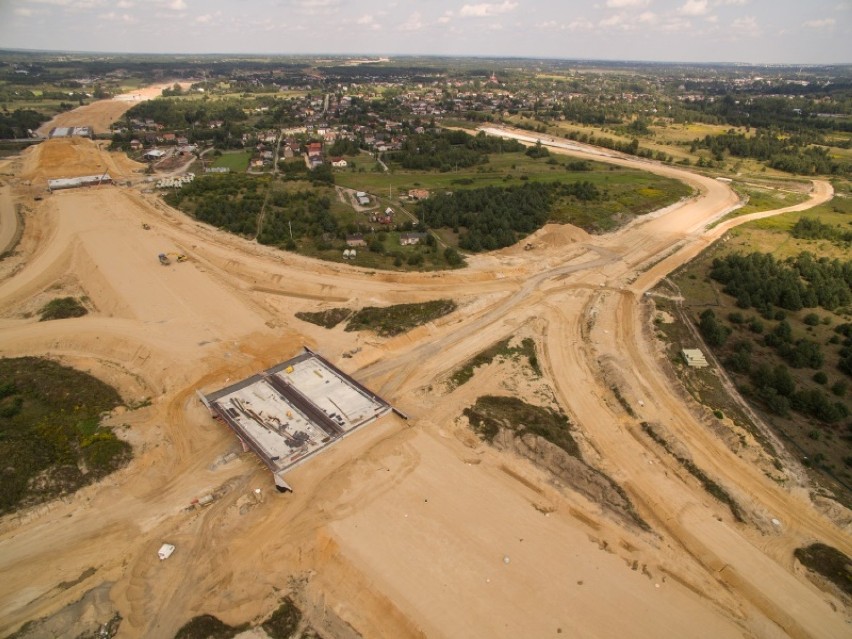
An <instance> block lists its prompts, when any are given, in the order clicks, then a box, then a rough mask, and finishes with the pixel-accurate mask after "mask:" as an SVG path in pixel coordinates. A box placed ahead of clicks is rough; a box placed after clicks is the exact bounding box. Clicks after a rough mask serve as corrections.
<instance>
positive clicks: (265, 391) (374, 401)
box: [199, 348, 391, 491]
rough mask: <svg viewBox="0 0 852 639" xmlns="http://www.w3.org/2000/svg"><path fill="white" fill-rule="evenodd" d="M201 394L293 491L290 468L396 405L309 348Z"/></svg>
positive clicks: (281, 485)
mask: <svg viewBox="0 0 852 639" xmlns="http://www.w3.org/2000/svg"><path fill="white" fill-rule="evenodd" d="M199 396H200V398H201V401H202V402H203V403H204V405H205V406H207V408H208V409H209V410H210V412H211V414H212V415H213V417H215V418H216V419H218V420H220V421H221V422H223V423H224V424H227V425H228V426H229V427H230V428H231V430H233V431H234V433H235V434H236V435H237V437H238V438H239V440H240V442H241V443H242V445H243V447H244V449H246V450H249V449H250V450H252V451H254V453H255V454H256V455H257V456H258V457H259V458H260V459H261V461H263V463H264V464H266V465H267V466H268V467H269V469H270V470H271V471H272V474H273V476H274V479H275V485H276V486H277V487H278V488H279V490H281V491H287V490H292V488H291V487H290V485H289V484H288V483H287V482H286V481H285V480H284V476H283V475H284V472H285V471H286V470H288V469H290V468H293V467H294V466H295V465H297V464H300V463H302V462H304V461H305V460H306V459H308V458H309V457H311V456H312V455H314V454H316V453H318V452H319V451H321V450H322V449H324V448H326V447H327V446H331V445H332V444H333V443H334V442H335V441H337V440H338V439H339V438H341V437H343V436H345V435H347V434H349V433H350V432H352V431H354V430H355V429H357V428H360V427H361V426H364V425H366V424H369V423H370V422H372V421H374V420H376V419H378V418H379V417H381V416H382V415H385V414H387V413H388V412H389V411H390V410H391V406H390V404H388V403H387V402H386V401H384V400H383V399H382V398H381V397H378V396H377V395H375V394H373V393H372V392H371V391H370V390H368V389H367V388H365V387H364V386H362V385H361V384H359V383H358V382H357V381H355V380H354V379H353V378H351V377H350V376H349V375H347V374H345V373H344V372H343V371H341V370H340V369H338V368H337V367H336V366H334V365H333V364H331V362H329V361H328V360H326V359H325V358H323V357H322V356H320V355H318V354H317V353H314V352H313V351H311V350H310V349H307V348H306V349H305V350H304V352H303V353H302V354H300V355H298V356H297V357H294V358H293V359H290V360H287V361H286V362H283V363H281V364H278V365H276V366H273V367H272V368H270V369H268V370H266V371H264V372H263V373H260V374H258V375H253V376H252V377H249V378H247V379H244V380H242V381H240V382H237V383H236V384H232V385H231V386H228V387H226V388H223V389H221V390H219V391H216V392H214V393H210V394H209V395H204V394H201V393H199Z"/></svg>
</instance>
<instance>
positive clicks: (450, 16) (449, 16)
mask: <svg viewBox="0 0 852 639" xmlns="http://www.w3.org/2000/svg"><path fill="white" fill-rule="evenodd" d="M452 19H453V12H452V11H445V12H444V15H442V16H441V17H440V18H438V24H447V23H448V22H449V21H450V20H452Z"/></svg>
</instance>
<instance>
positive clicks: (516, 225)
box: [419, 180, 601, 253]
mask: <svg viewBox="0 0 852 639" xmlns="http://www.w3.org/2000/svg"><path fill="white" fill-rule="evenodd" d="M566 197H574V198H576V199H578V200H581V201H592V200H598V199H600V198H601V193H600V191H599V190H598V188H597V187H596V186H595V185H594V184H592V183H591V182H588V181H585V180H584V181H580V182H575V183H571V184H560V183H555V182H552V183H542V182H533V183H527V184H523V185H521V186H509V187H496V186H487V187H484V188H480V189H468V190H461V191H455V192H454V193H452V194H445V193H439V194H438V195H436V196H434V197H431V198H429V199H428V200H426V201H424V202H421V203H420V209H419V212H420V217H421V219H423V220H425V223H426V224H427V225H428V226H430V227H432V228H442V227H445V228H452V229H453V230H454V231H456V232H458V231H459V230H460V229H461V234H460V236H459V247H460V248H462V249H464V250H467V251H471V252H474V253H476V252H479V251H493V250H495V249H499V248H503V247H506V246H511V245H512V244H514V243H515V242H517V241H518V239H519V238H520V237H524V236H526V235H529V234H530V233H532V232H533V231H535V230H537V229H539V228H541V227H542V226H543V225H544V224H545V223H546V222H547V220H548V219H549V217H550V214H551V211H552V209H553V207H554V205H555V204H556V203H557V202H558V201H559V199H560V198H566Z"/></svg>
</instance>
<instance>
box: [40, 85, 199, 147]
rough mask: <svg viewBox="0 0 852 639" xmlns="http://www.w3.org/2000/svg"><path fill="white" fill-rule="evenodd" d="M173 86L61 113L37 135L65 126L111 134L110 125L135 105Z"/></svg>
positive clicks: (45, 124)
mask: <svg viewBox="0 0 852 639" xmlns="http://www.w3.org/2000/svg"><path fill="white" fill-rule="evenodd" d="M184 84H186V83H184ZM171 86H172V83H168V82H167V83H165V84H154V85H151V86H149V87H143V88H140V89H136V90H135V91H130V92H129V93H123V94H121V95H117V96H115V97H114V98H112V99H111V100H97V101H96V102H92V103H90V104H87V105H85V106H82V107H78V108H76V109H73V110H71V111H66V112H64V113H59V114H57V115H56V116H55V117H54V118H53V119H52V120H50V121H49V122H45V123H44V124H42V125H41V126H40V127H39V128H38V129H37V131H36V133H38V134H39V135H40V136H42V137H47V134H48V133H50V130H51V129H53V128H54V127H63V126H91V127H93V128H94V131H95V134H98V133H109V130H110V129H109V127H110V125H111V124H112V123H113V122H115V121H116V120H118V119H119V118H120V117H121V116H123V115H124V114H125V113H127V112H128V111H129V110H130V109H131V108H132V107H133V106H134V105H135V104H138V103H139V102H143V101H145V100H150V99H151V98H156V97H158V96H159V95H160V94H161V93H162V92H163V89H166V88H168V87H171ZM182 86H183V85H182Z"/></svg>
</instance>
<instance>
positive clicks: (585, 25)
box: [568, 18, 595, 31]
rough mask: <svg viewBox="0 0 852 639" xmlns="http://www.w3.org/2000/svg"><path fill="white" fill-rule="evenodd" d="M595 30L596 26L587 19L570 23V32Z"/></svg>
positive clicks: (579, 19)
mask: <svg viewBox="0 0 852 639" xmlns="http://www.w3.org/2000/svg"><path fill="white" fill-rule="evenodd" d="M594 28H595V25H594V24H592V23H591V22H589V21H588V20H586V19H585V18H578V19H577V20H572V21H571V22H570V23H568V30H569V31H591V30H592V29H594Z"/></svg>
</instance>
